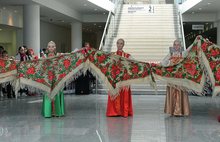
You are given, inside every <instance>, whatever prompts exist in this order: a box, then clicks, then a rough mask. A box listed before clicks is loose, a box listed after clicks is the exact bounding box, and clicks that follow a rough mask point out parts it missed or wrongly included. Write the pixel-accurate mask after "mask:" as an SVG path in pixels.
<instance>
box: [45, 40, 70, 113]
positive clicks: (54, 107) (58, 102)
mask: <svg viewBox="0 0 220 142" xmlns="http://www.w3.org/2000/svg"><path fill="white" fill-rule="evenodd" d="M47 49H48V51H49V52H48V53H47V54H45V55H44V56H43V57H42V58H47V57H53V56H56V55H61V53H56V44H55V43H54V42H53V41H50V42H49V43H48V45H47ZM64 114H66V112H65V106H64V96H63V90H62V91H59V92H58V93H57V94H56V96H55V98H54V100H51V99H49V98H48V97H47V95H46V93H45V94H44V98H43V108H42V115H43V116H44V117H52V116H53V117H54V116H57V117H62V116H63V115H64Z"/></svg>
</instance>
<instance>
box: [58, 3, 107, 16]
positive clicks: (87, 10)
mask: <svg viewBox="0 0 220 142" xmlns="http://www.w3.org/2000/svg"><path fill="white" fill-rule="evenodd" d="M56 1H58V2H60V3H62V4H64V5H67V6H69V7H70V8H73V9H74V10H76V11H78V12H79V13H82V14H100V13H104V12H105V13H106V12H107V11H106V10H105V9H103V8H101V7H99V6H97V5H95V4H93V3H91V2H89V1H87V0H56ZM84 4H86V6H84ZM95 9H97V10H95Z"/></svg>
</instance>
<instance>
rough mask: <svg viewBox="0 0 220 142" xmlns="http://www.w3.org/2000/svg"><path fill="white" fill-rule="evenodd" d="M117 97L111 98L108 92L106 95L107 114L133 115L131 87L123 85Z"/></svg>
mask: <svg viewBox="0 0 220 142" xmlns="http://www.w3.org/2000/svg"><path fill="white" fill-rule="evenodd" d="M119 94H120V95H118V97H117V98H115V99H114V100H111V98H110V93H109V95H108V105H107V112H106V115H107V116H123V117H128V116H133V107H132V98H131V89H130V87H129V86H125V87H124V88H123V89H121V90H120V92H119Z"/></svg>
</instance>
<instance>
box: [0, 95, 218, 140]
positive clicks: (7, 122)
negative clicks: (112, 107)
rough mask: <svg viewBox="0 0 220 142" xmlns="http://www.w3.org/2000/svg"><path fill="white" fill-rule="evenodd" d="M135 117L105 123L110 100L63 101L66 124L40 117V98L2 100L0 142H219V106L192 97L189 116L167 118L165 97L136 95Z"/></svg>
mask: <svg viewBox="0 0 220 142" xmlns="http://www.w3.org/2000/svg"><path fill="white" fill-rule="evenodd" d="M132 98H133V109H134V116H133V117H128V118H123V117H106V115H105V113H106V106H107V95H65V105H66V112H67V114H66V115H65V117H63V118H56V117H54V118H44V117H43V116H41V107H42V96H35V97H23V98H18V99H17V100H16V99H1V100H0V108H1V109H0V142H8V141H9V142H62V141H65V142H100V141H101V142H130V141H131V142H209V141H210V142H219V141H220V123H219V122H218V119H217V118H218V115H220V109H219V108H218V102H219V100H218V101H217V100H213V99H212V98H211V97H206V98H205V97H195V96H190V97H189V100H190V107H191V115H190V116H189V117H170V116H169V115H167V114H164V112H163V110H164V104H165V96H163V95H158V96H156V95H134V96H132Z"/></svg>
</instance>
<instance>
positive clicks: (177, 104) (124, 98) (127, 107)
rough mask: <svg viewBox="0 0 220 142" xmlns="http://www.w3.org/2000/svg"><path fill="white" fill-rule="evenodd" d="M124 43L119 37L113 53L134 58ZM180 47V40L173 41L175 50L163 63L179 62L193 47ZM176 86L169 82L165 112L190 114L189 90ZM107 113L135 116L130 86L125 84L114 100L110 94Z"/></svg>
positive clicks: (164, 64)
mask: <svg viewBox="0 0 220 142" xmlns="http://www.w3.org/2000/svg"><path fill="white" fill-rule="evenodd" d="M124 45H125V41H124V40H123V39H118V41H117V51H116V52H113V53H112V54H116V55H119V56H123V57H126V58H130V59H134V58H133V57H132V56H131V55H130V54H129V53H125V52H124V51H123V47H124ZM180 47H181V42H180V41H179V40H175V41H174V43H173V48H174V52H173V53H169V54H168V55H167V56H166V57H165V58H164V60H163V61H162V62H161V65H162V66H169V65H174V64H176V63H178V62H179V61H180V60H181V59H183V58H184V57H185V56H186V55H187V53H188V51H189V50H190V49H191V47H190V48H188V49H187V51H183V52H181V50H180ZM176 88H177V87H176ZM176 88H174V87H171V86H169V84H168V86H167V90H166V101H165V109H164V112H165V113H167V114H170V115H171V116H176V117H180V116H183V115H186V116H188V115H190V108H189V99H188V93H187V91H182V90H177V89H176ZM106 115H107V116H123V117H128V116H133V107H132V97H131V89H130V86H125V87H124V88H123V89H120V92H119V95H118V97H117V98H116V99H114V100H111V99H110V95H109V97H108V105H107V112H106Z"/></svg>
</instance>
